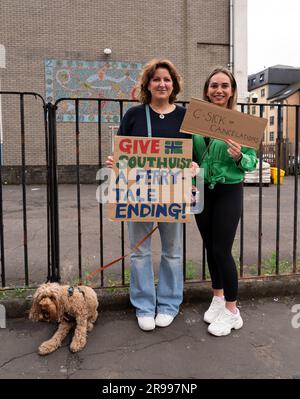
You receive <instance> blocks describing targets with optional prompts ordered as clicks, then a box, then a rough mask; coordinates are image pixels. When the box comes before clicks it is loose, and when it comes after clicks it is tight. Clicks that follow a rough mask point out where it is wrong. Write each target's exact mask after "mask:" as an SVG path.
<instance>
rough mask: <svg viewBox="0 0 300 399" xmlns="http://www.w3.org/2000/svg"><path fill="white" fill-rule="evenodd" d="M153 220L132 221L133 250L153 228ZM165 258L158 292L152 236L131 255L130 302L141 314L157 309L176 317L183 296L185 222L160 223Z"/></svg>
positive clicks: (129, 228)
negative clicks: (155, 280)
mask: <svg viewBox="0 0 300 399" xmlns="http://www.w3.org/2000/svg"><path fill="white" fill-rule="evenodd" d="M152 229H153V222H128V233H129V240H130V246H131V249H133V248H134V247H135V246H136V245H137V244H138V243H139V242H140V241H141V240H142V239H143V238H144V237H145V236H146V235H147V234H148V233H149V232H150V231H151V230H152ZM158 229H159V232H160V238H161V246H162V253H161V261H160V268H159V276H158V284H157V291H156V290H155V284H154V272H153V266H152V253H151V236H150V237H149V238H148V239H147V240H146V241H144V242H143V244H142V245H141V246H140V247H139V248H138V249H137V250H136V251H135V252H134V253H133V254H132V255H131V278H130V301H131V303H132V305H133V306H134V307H135V308H136V315H137V316H139V317H140V316H154V315H155V312H156V311H157V313H163V314H168V315H171V316H176V315H177V313H178V311H179V306H180V304H181V302H182V298H183V268H182V249H181V243H182V224H181V223H165V222H164V223H159V224H158Z"/></svg>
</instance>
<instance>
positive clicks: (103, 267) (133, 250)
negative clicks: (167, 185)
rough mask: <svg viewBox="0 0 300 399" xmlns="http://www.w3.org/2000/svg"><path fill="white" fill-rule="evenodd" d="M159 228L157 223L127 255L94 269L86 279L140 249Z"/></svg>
mask: <svg viewBox="0 0 300 399" xmlns="http://www.w3.org/2000/svg"><path fill="white" fill-rule="evenodd" d="M157 228H158V225H157V226H156V227H154V229H153V230H151V231H150V233H148V234H147V235H146V237H144V238H143V239H142V241H140V242H139V243H138V244H137V245H136V246H135V247H134V248H133V249H132V250H131V251H130V252H129V253H128V254H127V255H124V256H121V257H120V258H118V259H115V260H113V261H112V262H110V263H108V264H107V265H104V266H102V267H99V269H97V270H95V271H93V272H92V273H90V274H88V275H87V276H86V277H84V279H85V280H89V279H91V278H92V277H94V276H95V275H96V274H97V273H99V272H101V271H102V270H104V269H106V268H107V267H109V266H112V265H113V264H115V263H117V262H119V261H120V260H122V259H125V258H127V256H129V255H131V254H133V253H134V252H135V251H136V250H137V249H138V247H140V246H141V245H142V244H143V242H145V241H146V240H147V238H149V237H150V236H151V234H153V233H154V232H155V230H156V229H157ZM79 284H82V281H80V283H79Z"/></svg>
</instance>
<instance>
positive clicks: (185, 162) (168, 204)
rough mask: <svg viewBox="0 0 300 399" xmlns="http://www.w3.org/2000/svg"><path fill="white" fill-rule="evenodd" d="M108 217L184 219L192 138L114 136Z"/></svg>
mask: <svg viewBox="0 0 300 399" xmlns="http://www.w3.org/2000/svg"><path fill="white" fill-rule="evenodd" d="M114 148H115V152H114V166H113V170H112V175H111V179H110V185H109V208H108V216H109V219H111V220H118V221H124V220H130V221H143V222H145V221H159V222H188V221H189V220H190V215H189V205H190V204H189V202H190V193H191V171H190V167H191V163H192V140H190V139H175V138H170V139H166V138H153V137H152V138H145V137H131V136H116V137H115V143H114Z"/></svg>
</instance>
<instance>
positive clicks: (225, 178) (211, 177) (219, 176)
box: [193, 135, 257, 189]
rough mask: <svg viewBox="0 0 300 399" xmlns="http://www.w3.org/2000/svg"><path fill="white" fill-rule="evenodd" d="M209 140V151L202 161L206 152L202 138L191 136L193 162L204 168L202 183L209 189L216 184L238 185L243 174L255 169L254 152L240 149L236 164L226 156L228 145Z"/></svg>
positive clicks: (246, 148) (250, 149) (249, 149)
mask: <svg viewBox="0 0 300 399" xmlns="http://www.w3.org/2000/svg"><path fill="white" fill-rule="evenodd" d="M210 140H211V143H210V146H209V149H208V151H207V153H206V154H205V156H204V158H203V160H202V157H203V154H204V152H205V150H206V144H205V140H204V137H202V136H198V135H193V152H194V161H195V162H197V163H198V165H199V167H200V168H204V183H205V184H209V188H211V189H213V188H214V187H215V185H216V184H217V183H221V184H237V183H240V182H242V181H243V180H244V175H245V172H247V171H249V172H250V171H252V170H254V169H255V168H256V164H257V157H256V151H255V150H253V149H252V148H248V147H242V158H241V160H240V161H239V162H236V161H235V160H234V159H232V158H231V156H230V155H229V154H228V152H227V149H228V145H227V144H226V143H225V142H224V141H222V140H217V139H212V138H211V139H210ZM201 160H202V162H201Z"/></svg>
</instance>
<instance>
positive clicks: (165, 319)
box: [155, 313, 174, 327]
mask: <svg viewBox="0 0 300 399" xmlns="http://www.w3.org/2000/svg"><path fill="white" fill-rule="evenodd" d="M173 320H174V316H171V315H169V314H162V313H158V314H157V316H156V318H155V325H156V326H158V327H168V326H169V325H170V324H171V323H172V321H173Z"/></svg>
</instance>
